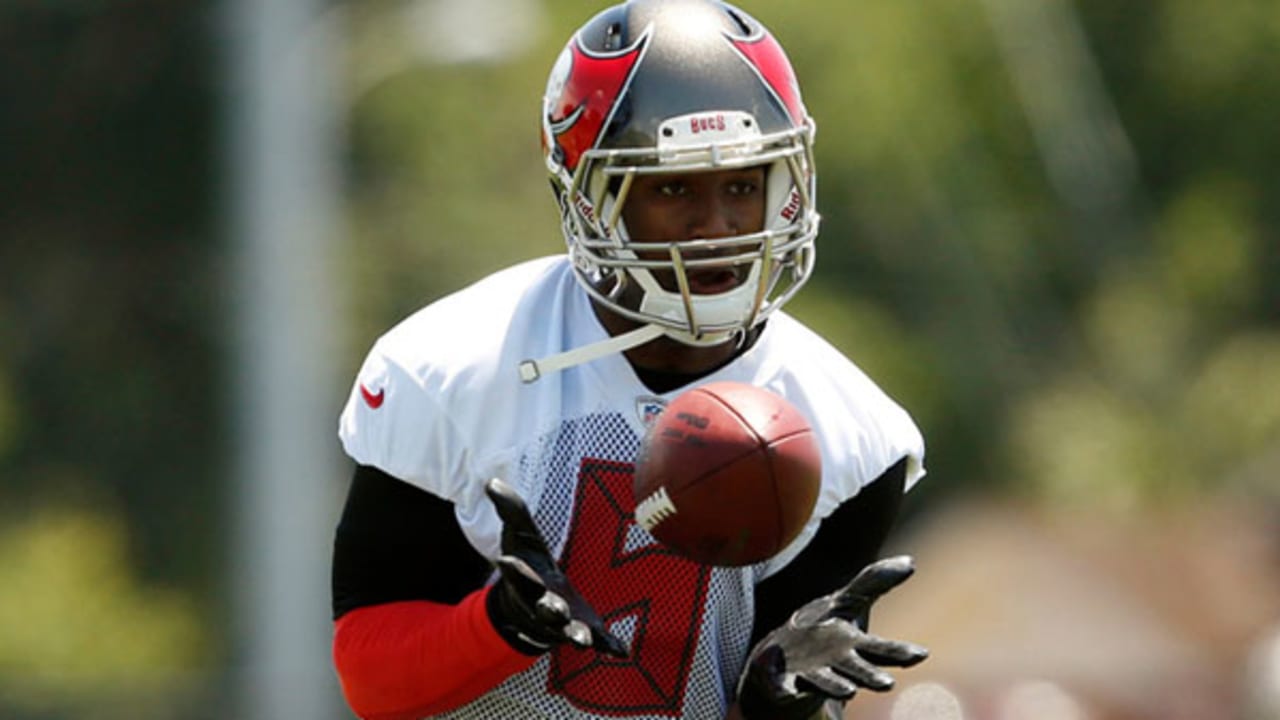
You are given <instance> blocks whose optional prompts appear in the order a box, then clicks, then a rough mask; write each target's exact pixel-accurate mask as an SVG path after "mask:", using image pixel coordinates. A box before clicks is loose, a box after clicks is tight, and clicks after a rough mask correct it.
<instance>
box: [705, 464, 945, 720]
mask: <svg viewBox="0 0 1280 720" xmlns="http://www.w3.org/2000/svg"><path fill="white" fill-rule="evenodd" d="M905 474H906V460H905V458H904V459H903V460H901V461H899V462H898V463H896V464H894V465H893V466H892V467H890V468H889V469H888V470H886V471H885V472H884V473H883V474H881V476H880V477H879V478H877V479H876V480H875V481H874V482H872V483H870V484H869V485H867V486H866V487H864V488H863V490H862V492H860V493H859V494H858V495H857V496H855V497H854V498H852V499H850V500H848V501H847V502H845V503H844V504H843V505H841V506H840V507H839V508H837V509H836V511H835V512H834V513H832V514H831V515H830V516H828V517H827V518H826V519H824V520H823V522H822V525H821V526H820V528H819V530H818V532H817V534H816V535H815V536H814V538H813V540H812V541H811V542H810V543H809V544H808V545H807V546H806V547H805V549H804V551H802V552H801V553H800V554H799V555H798V556H797V557H796V558H795V560H793V561H792V562H791V563H789V564H788V565H787V567H786V568H784V569H783V570H782V571H780V572H778V573H777V574H775V575H774V576H772V577H770V578H768V579H767V580H765V581H764V582H762V583H761V584H760V585H759V586H758V588H757V595H756V613H757V614H756V624H755V628H754V632H753V642H756V641H758V642H756V644H755V647H754V649H753V650H752V653H751V656H750V658H749V659H748V666H747V668H746V670H745V671H744V673H743V678H742V682H741V683H740V687H739V693H740V698H739V702H740V705H741V707H740V706H739V705H735V706H734V707H733V708H731V710H730V713H729V715H728V718H729V720H741V719H742V718H748V719H749V720H780V719H786V720H793V719H794V720H799V719H800V718H804V719H805V720H809V719H810V718H813V719H814V720H817V719H818V718H838V717H840V714H841V709H842V708H843V704H844V701H846V700H847V699H848V698H850V697H852V695H853V693H854V691H855V690H856V688H857V687H869V688H871V689H874V690H887V689H889V687H891V686H892V684H893V679H892V678H891V677H890V676H889V675H888V674H887V673H884V672H883V671H882V670H879V669H878V668H877V667H874V666H876V665H899V666H903V667H906V666H909V665H913V664H915V663H917V662H919V661H920V660H923V659H924V657H925V656H926V654H927V653H926V651H925V650H924V648H920V647H918V646H914V645H911V644H909V643H898V642H894V641H887V640H883V639H880V638H876V637H874V636H871V635H868V634H866V633H865V630H866V628H867V623H868V620H869V615H870V609H871V604H872V603H873V602H874V601H875V600H876V598H878V597H879V596H880V595H881V594H883V593H885V592H887V591H888V590H889V589H891V588H892V587H894V586H896V585H897V584H899V583H901V582H903V581H905V580H906V578H907V577H909V576H910V575H911V573H912V572H913V568H912V565H911V562H910V560H909V559H907V558H895V559H892V560H886V561H881V562H874V560H875V558H876V557H877V556H878V555H879V552H880V548H881V546H882V545H883V543H884V540H885V538H886V537H887V536H888V533H889V531H890V530H891V529H892V527H893V524H894V521H895V519H896V517H897V513H898V509H899V507H900V505H901V501H902V495H903V485H904V482H905ZM855 573H857V574H856V576H855ZM814 598H817V599H814ZM796 608H800V609H799V610H796ZM793 611H795V612H794V613H793Z"/></svg>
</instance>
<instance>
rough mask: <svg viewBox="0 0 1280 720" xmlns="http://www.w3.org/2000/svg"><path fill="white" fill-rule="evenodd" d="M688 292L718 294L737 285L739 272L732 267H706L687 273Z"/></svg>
mask: <svg viewBox="0 0 1280 720" xmlns="http://www.w3.org/2000/svg"><path fill="white" fill-rule="evenodd" d="M688 280H689V292H691V293H693V294H694V295H718V294H720V293H723V292H729V291H730V290H732V289H734V288H736V287H738V285H739V284H741V283H742V277H741V273H740V272H739V271H737V270H734V269H733V268H708V269H706V270H691V271H689V273H688Z"/></svg>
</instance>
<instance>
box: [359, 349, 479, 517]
mask: <svg viewBox="0 0 1280 720" xmlns="http://www.w3.org/2000/svg"><path fill="white" fill-rule="evenodd" d="M338 436H339V439H340V440H341V441H342V447H343V449H344V450H345V452H346V453H347V455H348V456H350V457H351V459H352V460H354V461H355V462H356V463H358V464H360V465H369V466H372V467H376V468H378V469H380V470H382V471H383V472H385V473H387V474H388V475H391V476H393V477H396V478H399V479H401V480H404V481H405V482H408V483H411V484H413V485H416V486H417V487H420V488H422V489H424V490H427V491H429V492H431V493H434V494H435V495H438V496H440V497H442V498H445V499H447V500H457V499H458V498H459V497H461V496H462V495H463V494H464V493H465V491H466V488H465V487H464V478H466V477H468V473H467V472H466V470H467V468H466V453H465V450H464V447H465V443H464V442H463V441H462V439H461V437H460V436H459V433H458V430H457V428H456V427H455V425H454V423H453V422H452V420H451V418H450V416H449V413H448V412H446V411H445V409H444V408H443V407H441V406H440V404H439V402H438V401H437V400H436V395H435V393H433V392H431V391H430V388H428V387H426V381H425V380H424V379H423V378H422V377H418V376H415V375H414V374H413V373H411V372H409V371H408V370H406V369H405V368H404V367H403V366H401V365H400V364H398V363H396V362H395V361H394V360H393V359H391V358H389V357H388V356H387V355H386V354H384V352H383V351H382V348H381V346H380V345H375V346H374V348H373V350H371V351H370V353H369V355H368V356H367V357H366V358H365V361H364V365H363V366H362V367H361V368H360V371H359V373H357V376H356V380H355V382H354V383H353V385H352V387H351V394H350V396H349V397H348V398H347V404H346V407H345V408H344V409H343V411H342V415H341V417H340V419H339V423H338Z"/></svg>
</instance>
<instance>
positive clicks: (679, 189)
mask: <svg viewBox="0 0 1280 720" xmlns="http://www.w3.org/2000/svg"><path fill="white" fill-rule="evenodd" d="M657 190H658V194H659V195H662V196H664V197H682V196H684V195H688V194H689V187H688V186H687V185H685V184H684V183H683V182H682V181H680V180H670V181H668V182H664V183H662V184H661V185H659V186H658V188H657Z"/></svg>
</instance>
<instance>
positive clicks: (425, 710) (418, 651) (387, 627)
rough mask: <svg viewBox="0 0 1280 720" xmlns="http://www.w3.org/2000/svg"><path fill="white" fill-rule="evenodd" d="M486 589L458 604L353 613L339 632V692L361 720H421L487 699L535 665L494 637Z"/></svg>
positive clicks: (398, 605) (396, 605)
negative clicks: (506, 682)
mask: <svg viewBox="0 0 1280 720" xmlns="http://www.w3.org/2000/svg"><path fill="white" fill-rule="evenodd" d="M488 592H489V588H482V589H480V590H477V591H475V592H473V593H471V594H470V595H468V596H467V597H465V598H463V600H462V602H460V603H459V604H457V605H443V604H440V603H433V602H427V601H425V600H415V601H407V602H393V603H386V604H383V605H371V606H368V607H363V608H359V609H356V610H352V611H351V612H349V613H347V614H345V615H343V616H342V617H341V618H339V619H338V621H337V623H335V625H334V635H333V661H334V667H335V668H336V669H337V671H338V679H339V680H340V681H341V683H342V692H343V694H344V695H346V698H347V703H348V704H349V705H350V706H351V709H352V710H353V711H355V713H356V715H358V716H359V717H361V718H364V720H416V718H420V717H422V716H424V715H432V714H436V713H441V712H445V711H447V710H452V709H454V708H457V707H460V706H462V705H465V704H466V703H468V702H470V701H472V700H474V699H476V698H477V697H479V696H481V695H483V694H484V693H485V692H486V691H488V690H489V689H491V688H493V687H494V686H496V685H497V684H498V683H500V682H502V681H503V680H505V679H506V678H508V677H510V676H511V675H514V674H515V673H517V672H520V671H521V670H524V669H526V668H528V667H529V666H530V665H532V664H533V663H534V661H535V660H537V658H536V657H530V656H528V655H524V654H522V653H520V652H518V651H516V650H515V649H514V648H512V647H511V646H510V645H508V644H507V643H506V641H504V640H503V639H502V637H501V636H499V635H498V632H497V631H496V630H494V628H493V624H492V623H491V622H490V621H489V615H488V613H487V612H486V611H485V598H486V596H487V594H488Z"/></svg>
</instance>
